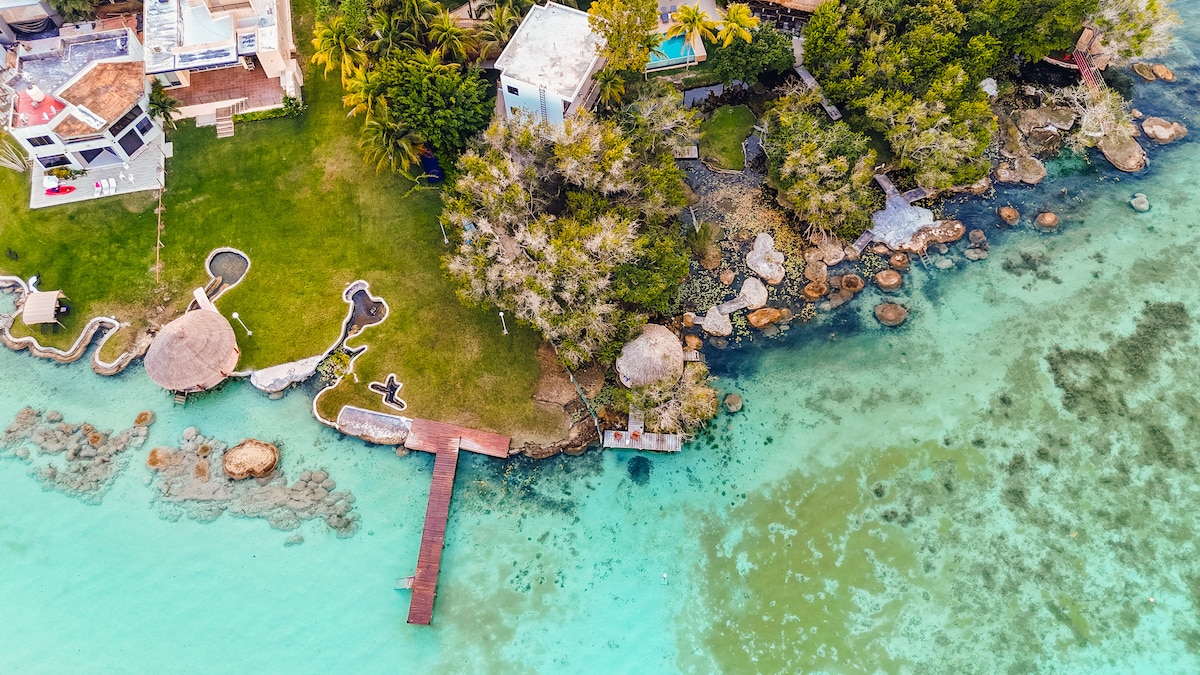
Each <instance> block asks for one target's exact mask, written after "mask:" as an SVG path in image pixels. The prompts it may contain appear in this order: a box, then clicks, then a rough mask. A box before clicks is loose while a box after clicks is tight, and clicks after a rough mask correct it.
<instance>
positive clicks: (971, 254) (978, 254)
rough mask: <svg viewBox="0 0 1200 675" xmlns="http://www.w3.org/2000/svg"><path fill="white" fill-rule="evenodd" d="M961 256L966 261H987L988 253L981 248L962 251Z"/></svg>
mask: <svg viewBox="0 0 1200 675" xmlns="http://www.w3.org/2000/svg"><path fill="white" fill-rule="evenodd" d="M963 255H964V256H966V257H967V260H987V257H988V252H987V251H985V250H983V249H981V248H969V249H967V250H966V251H963Z"/></svg>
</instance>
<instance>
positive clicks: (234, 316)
mask: <svg viewBox="0 0 1200 675" xmlns="http://www.w3.org/2000/svg"><path fill="white" fill-rule="evenodd" d="M233 318H234V319H235V320H236V321H237V322H238V323H240V324H242V329H243V330H245V331H246V337H250V336H251V335H254V331H252V330H250V329H249V328H246V324H245V323H244V322H243V321H242V317H240V316H238V313H237V312H234V313H233Z"/></svg>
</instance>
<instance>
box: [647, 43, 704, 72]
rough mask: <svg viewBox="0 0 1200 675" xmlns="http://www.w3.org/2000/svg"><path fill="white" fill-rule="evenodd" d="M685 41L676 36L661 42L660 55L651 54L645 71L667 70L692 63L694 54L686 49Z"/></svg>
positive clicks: (694, 58)
mask: <svg viewBox="0 0 1200 675" xmlns="http://www.w3.org/2000/svg"><path fill="white" fill-rule="evenodd" d="M686 44H687V43H686V41H685V40H684V38H683V36H682V35H676V36H675V37H673V38H667V39H666V40H663V42H662V45H660V47H659V48H660V49H661V50H662V53H661V54H657V53H654V52H651V54H650V63H648V64H647V65H646V70H653V69H655V68H668V67H670V66H680V65H683V64H685V63H689V62H694V61H695V60H696V54H695V53H693V51H692V50H691V49H689V48H687V47H686Z"/></svg>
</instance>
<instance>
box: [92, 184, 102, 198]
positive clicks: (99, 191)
mask: <svg viewBox="0 0 1200 675" xmlns="http://www.w3.org/2000/svg"><path fill="white" fill-rule="evenodd" d="M103 191H104V188H103V187H102V186H101V185H100V181H96V194H95V195H93V196H94V197H99V196H100V193H101V192H103Z"/></svg>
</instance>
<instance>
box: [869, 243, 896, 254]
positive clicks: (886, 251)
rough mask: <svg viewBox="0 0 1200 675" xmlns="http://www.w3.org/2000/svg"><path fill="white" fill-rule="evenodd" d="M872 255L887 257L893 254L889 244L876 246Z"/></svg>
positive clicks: (873, 247) (872, 249)
mask: <svg viewBox="0 0 1200 675" xmlns="http://www.w3.org/2000/svg"><path fill="white" fill-rule="evenodd" d="M871 253H874V254H875V255H883V256H887V255H891V254H892V249H890V248H888V247H887V244H875V245H874V246H872V247H871Z"/></svg>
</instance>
